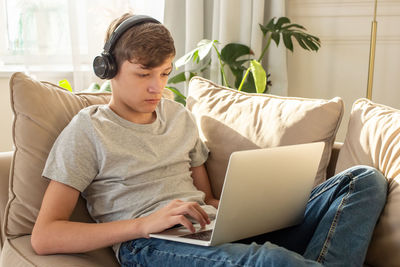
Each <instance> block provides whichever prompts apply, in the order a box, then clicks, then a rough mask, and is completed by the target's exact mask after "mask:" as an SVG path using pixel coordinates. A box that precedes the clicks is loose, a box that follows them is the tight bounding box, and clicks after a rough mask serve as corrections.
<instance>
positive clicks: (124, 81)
mask: <svg viewBox="0 0 400 267" xmlns="http://www.w3.org/2000/svg"><path fill="white" fill-rule="evenodd" d="M172 60H173V57H171V58H168V59H167V60H165V61H164V63H162V64H161V65H160V66H158V67H154V68H146V67H145V66H143V65H141V64H139V63H132V62H129V61H127V60H126V61H124V62H123V63H122V64H121V67H120V68H119V71H118V74H117V75H116V76H115V77H114V78H113V79H111V85H112V99H111V101H110V104H109V106H110V108H111V109H112V110H113V111H114V112H116V113H117V114H118V115H119V116H121V117H122V118H124V119H126V120H129V121H132V122H135V123H151V122H152V121H153V120H154V118H155V114H154V110H155V109H156V107H157V105H158V103H159V102H160V99H161V96H162V93H163V91H164V88H165V86H166V84H167V81H168V75H169V73H170V72H171V70H172Z"/></svg>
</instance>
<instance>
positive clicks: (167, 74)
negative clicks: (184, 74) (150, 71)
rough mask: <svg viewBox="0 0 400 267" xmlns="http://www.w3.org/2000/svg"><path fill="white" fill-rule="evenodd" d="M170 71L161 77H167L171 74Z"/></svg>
mask: <svg viewBox="0 0 400 267" xmlns="http://www.w3.org/2000/svg"><path fill="white" fill-rule="evenodd" d="M171 72H172V71H170V72H168V73H163V74H162V75H163V76H169V75H170V74H171Z"/></svg>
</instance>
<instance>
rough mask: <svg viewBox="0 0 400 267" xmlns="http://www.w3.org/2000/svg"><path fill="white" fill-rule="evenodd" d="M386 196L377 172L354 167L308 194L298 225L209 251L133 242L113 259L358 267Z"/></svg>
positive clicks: (153, 263) (125, 261)
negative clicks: (302, 216)
mask: <svg viewBox="0 0 400 267" xmlns="http://www.w3.org/2000/svg"><path fill="white" fill-rule="evenodd" d="M386 194H387V183H386V179H385V178H384V177H383V175H382V174H381V173H380V172H379V171H377V170H376V169H374V168H371V167H367V166H357V167H353V168H351V169H349V170H347V171H344V172H342V173H340V174H337V175H336V176H334V177H332V178H330V179H328V180H327V181H326V182H324V183H322V184H320V185H318V186H317V187H315V188H314V189H313V190H312V192H311V196H310V200H309V201H308V204H307V208H306V212H305V217H304V220H303V222H302V223H301V224H299V225H296V226H293V227H290V228H285V229H282V230H279V231H275V232H272V233H268V234H264V235H260V236H257V237H253V238H249V239H246V240H241V241H238V242H234V243H228V244H222V245H219V246H215V247H202V246H196V245H190V244H184V243H179V242H172V241H166V240H159V239H152V238H151V239H145V238H143V239H136V240H132V241H128V242H124V243H123V244H122V245H121V248H120V251H119V260H120V262H121V264H122V266H164V267H165V266H279V267H280V266H346V267H348V266H362V265H363V262H364V259H365V255H366V252H367V248H368V244H369V242H370V240H371V236H372V232H373V230H374V227H375V224H376V221H377V219H378V217H379V215H380V213H381V211H382V208H383V206H384V204H385V201H386ZM288 197H290V196H288Z"/></svg>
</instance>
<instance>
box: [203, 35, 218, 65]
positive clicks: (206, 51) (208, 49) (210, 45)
mask: <svg viewBox="0 0 400 267" xmlns="http://www.w3.org/2000/svg"><path fill="white" fill-rule="evenodd" d="M215 42H217V40H214V41H210V40H207V39H203V40H201V41H200V42H199V44H200V46H198V47H199V52H198V54H199V58H200V60H203V59H204V58H205V57H206V56H207V55H208V54H209V53H210V52H211V49H212V48H213V45H214V43H215Z"/></svg>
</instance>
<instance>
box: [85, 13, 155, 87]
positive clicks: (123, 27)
mask: <svg viewBox="0 0 400 267" xmlns="http://www.w3.org/2000/svg"><path fill="white" fill-rule="evenodd" d="M145 22H152V23H157V24H161V23H160V22H159V21H158V20H156V19H154V18H152V17H149V16H146V15H134V16H132V17H130V18H128V19H126V20H124V21H123V22H122V23H121V24H120V25H118V27H117V28H116V29H115V30H114V32H113V33H112V34H111V36H110V38H109V39H108V40H107V42H106V43H105V44H104V48H103V50H104V51H103V52H102V53H101V55H100V56H97V57H95V59H94V61H93V70H94V73H95V74H96V75H97V76H98V77H99V78H101V79H112V78H113V77H114V76H115V75H116V74H117V72H118V66H117V64H116V62H115V59H114V57H113V55H112V51H113V49H114V47H115V44H116V43H117V41H118V39H119V38H120V37H121V35H122V34H124V33H125V32H126V31H127V30H129V29H130V28H132V27H133V26H135V25H138V24H141V23H145Z"/></svg>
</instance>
